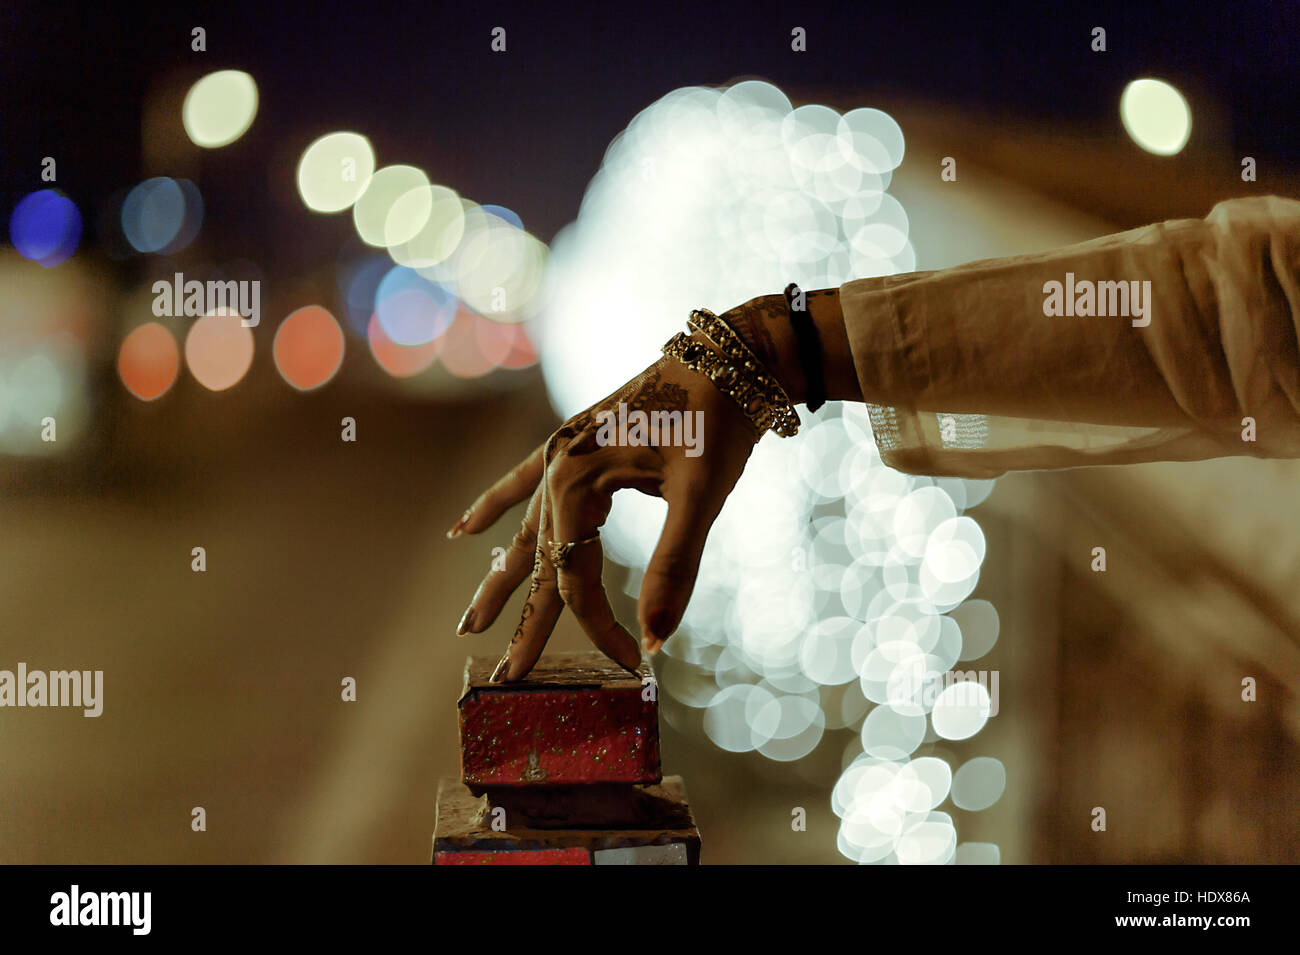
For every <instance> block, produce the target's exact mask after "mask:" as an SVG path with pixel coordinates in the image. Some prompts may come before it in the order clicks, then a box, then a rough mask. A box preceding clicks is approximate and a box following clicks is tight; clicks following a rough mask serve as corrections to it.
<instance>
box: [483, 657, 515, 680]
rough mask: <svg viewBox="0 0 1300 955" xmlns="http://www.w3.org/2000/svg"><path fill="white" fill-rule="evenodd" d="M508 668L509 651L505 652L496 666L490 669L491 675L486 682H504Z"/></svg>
mask: <svg viewBox="0 0 1300 955" xmlns="http://www.w3.org/2000/svg"><path fill="white" fill-rule="evenodd" d="M509 669H510V653H509V652H507V653H506V655H505V656H503V657H502V658H501V662H500V663H498V664H497V668H496V669H495V670H493V671H492V675H491V676H490V677H488V682H489V683H504V682H505V681H506V671H507V670H509Z"/></svg>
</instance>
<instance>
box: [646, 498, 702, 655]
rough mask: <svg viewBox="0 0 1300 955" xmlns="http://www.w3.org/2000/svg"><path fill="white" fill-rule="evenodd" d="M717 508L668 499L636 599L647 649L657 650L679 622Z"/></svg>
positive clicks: (695, 499)
mask: <svg viewBox="0 0 1300 955" xmlns="http://www.w3.org/2000/svg"><path fill="white" fill-rule="evenodd" d="M719 510H720V508H719V507H715V506H711V505H710V504H709V503H706V502H705V501H703V500H701V499H700V498H699V497H695V498H692V499H688V500H684V501H678V502H677V503H673V502H669V505H668V519H667V520H666V521H665V522H664V530H663V533H662V534H661V535H660V536H659V543H658V545H657V546H656V547H655V552H654V555H653V556H652V557H651V558H650V566H649V567H647V568H646V572H645V578H644V579H643V580H642V582H641V598H640V600H639V601H638V603H637V619H638V621H639V622H640V624H641V641H642V644H643V645H644V646H645V649H646V651H647V652H649V653H654V652H655V651H656V650H658V649H659V648H660V647H661V646H662V645H663V642H664V641H665V640H667V639H668V638H669V637H670V636H671V635H672V633H673V631H674V630H676V629H677V625H678V624H680V623H681V622H682V616H683V615H684V614H685V613H686V605H687V603H689V602H690V599H691V591H692V590H694V588H695V577H696V575H697V574H698V573H699V570H700V557H701V555H702V554H703V553H704V544H705V541H707V540H708V537H709V529H710V528H711V527H712V526H713V521H714V519H715V518H716V517H717V516H718V511H719Z"/></svg>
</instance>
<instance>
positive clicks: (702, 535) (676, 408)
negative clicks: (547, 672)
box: [447, 357, 759, 683]
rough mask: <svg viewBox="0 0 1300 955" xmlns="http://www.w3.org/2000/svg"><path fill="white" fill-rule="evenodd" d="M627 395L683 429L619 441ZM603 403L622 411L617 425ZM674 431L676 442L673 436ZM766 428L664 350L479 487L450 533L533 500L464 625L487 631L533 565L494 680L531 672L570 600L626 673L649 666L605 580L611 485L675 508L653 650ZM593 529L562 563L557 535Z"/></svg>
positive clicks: (653, 568) (658, 578)
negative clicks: (647, 442)
mask: <svg viewBox="0 0 1300 955" xmlns="http://www.w3.org/2000/svg"><path fill="white" fill-rule="evenodd" d="M620 403H624V404H625V405H626V410H627V412H629V413H630V412H632V411H633V410H641V411H645V412H655V411H660V412H680V414H681V424H682V427H679V428H678V429H676V431H675V432H668V429H667V428H663V429H661V431H662V432H667V433H661V434H660V435H659V442H658V444H657V445H652V446H641V447H637V446H629V445H628V444H627V443H625V442H622V443H620V440H619V438H618V437H617V435H618V431H617V428H618V424H617V422H618V417H617V416H618V412H619V404H620ZM603 412H610V413H612V414H613V415H614V416H615V417H614V419H613V423H612V424H611V423H610V420H609V416H608V415H606V414H603ZM688 416H689V420H687V419H688ZM602 425H603V426H604V427H602ZM627 430H628V431H629V432H631V431H632V430H633V429H632V428H631V427H629V428H628V429H627ZM674 434H675V435H676V436H677V438H678V443H675V444H674V443H669V442H670V440H671V436H672V435H674ZM758 437H759V435H758V434H757V432H756V431H755V429H754V427H753V426H752V425H751V424H750V423H749V420H748V419H747V418H746V417H745V416H744V415H743V414H742V413H741V411H740V409H739V408H738V407H736V405H735V404H734V403H733V402H732V400H731V399H730V398H728V397H727V396H726V395H725V394H723V393H722V392H721V391H720V390H718V389H717V388H716V387H715V386H714V385H713V383H712V382H711V381H709V379H708V378H706V377H704V376H703V375H701V374H698V373H697V372H693V371H691V370H690V369H688V368H687V367H686V366H685V365H683V364H681V363H680V362H678V361H676V360H675V359H671V358H667V357H665V358H661V359H660V360H659V361H657V362H655V363H654V364H653V365H651V366H650V367H649V368H647V369H646V370H645V371H643V372H642V373H641V374H640V375H638V376H637V377H636V378H634V379H632V381H630V382H628V384H627V385H625V386H624V387H623V388H621V389H619V390H618V391H617V392H615V393H614V394H612V395H610V396H609V397H608V398H605V399H604V400H602V401H599V402H597V403H596V404H594V405H592V406H591V407H590V408H588V409H587V410H586V411H583V412H581V413H580V414H577V415H575V416H574V417H572V418H570V419H569V420H568V421H566V422H565V423H564V425H563V426H562V427H561V428H560V429H559V430H558V431H556V432H555V433H554V434H553V435H551V437H550V438H549V439H548V440H547V441H546V443H545V444H544V445H542V446H541V447H540V448H538V449H537V450H536V451H534V452H533V453H532V454H530V455H529V456H528V457H527V458H525V459H524V461H522V462H521V463H520V464H519V465H517V466H516V467H514V468H513V469H511V470H510V471H509V472H508V473H507V474H506V475H505V476H504V477H502V478H501V479H500V480H499V481H497V482H496V483H495V484H494V485H492V487H491V488H489V489H488V490H487V491H485V492H484V493H483V494H482V495H480V496H479V498H478V499H477V500H476V501H475V502H474V503H473V504H472V505H471V506H470V508H469V510H467V511H466V512H465V513H464V515H463V516H462V517H461V519H460V520H459V521H457V523H456V524H455V525H454V526H453V527H452V529H451V530H449V531H448V532H447V536H448V537H452V538H454V537H459V536H460V535H461V534H462V533H465V534H478V533H481V532H483V531H484V530H486V529H487V528H489V527H491V526H492V525H493V524H494V523H495V522H496V520H497V519H498V518H499V517H500V516H501V515H502V514H503V513H504V512H505V511H506V510H508V509H509V508H511V507H513V506H514V505H515V504H517V503H519V502H520V501H522V500H524V499H525V498H529V502H528V510H527V512H526V514H525V515H524V519H523V524H522V526H521V527H520V528H519V531H518V533H516V534H515V537H514V541H513V542H512V543H511V545H510V548H509V550H508V552H507V554H506V558H505V561H504V566H503V567H502V568H501V569H500V570H493V571H492V572H490V573H489V574H488V575H487V577H485V578H484V580H483V583H482V584H480V585H479V588H478V591H477V592H476V593H475V595H474V599H473V600H472V601H471V602H470V605H469V607H468V609H466V611H465V614H464V616H463V617H462V618H461V622H460V626H459V628H458V632H459V633H462V634H464V633H480V632H482V631H483V630H485V629H487V628H488V627H489V626H491V625H492V622H493V621H494V620H496V618H497V616H498V614H500V612H501V608H502V607H503V606H504V605H505V602H506V600H507V599H508V598H509V596H510V594H511V593H512V592H513V591H514V590H515V588H516V587H518V586H519V584H520V583H521V582H522V581H523V580H524V579H525V578H527V577H529V576H530V574H531V582H530V584H529V589H528V597H527V600H526V602H525V603H524V607H523V612H522V614H521V615H520V618H519V626H518V627H517V628H516V629H515V634H514V638H513V639H512V640H511V641H510V646H509V647H508V648H507V649H506V652H505V655H504V656H503V657H502V658H501V662H500V663H499V664H498V665H497V668H496V670H495V671H494V672H493V675H492V680H493V682H496V683H500V682H510V681H515V680H521V679H523V678H524V677H525V676H527V674H528V672H529V671H530V670H531V669H532V668H533V665H534V664H535V663H536V662H537V659H538V657H540V656H541V654H542V650H543V648H544V647H545V646H546V641H547V639H548V638H549V637H550V635H551V630H552V629H553V628H554V626H555V622H556V620H558V619H559V616H560V613H561V611H562V610H563V609H564V607H566V606H567V607H568V608H569V609H570V610H571V611H573V614H574V616H576V617H577V619H578V622H579V623H580V624H581V625H582V629H583V630H584V631H585V632H586V634H587V636H588V637H589V638H590V639H591V642H592V643H594V644H595V645H596V646H597V647H599V648H600V649H601V650H602V651H604V652H605V654H606V655H608V656H609V657H610V658H611V659H613V660H615V661H616V662H617V663H619V664H620V665H621V666H623V667H625V668H627V669H629V670H634V669H635V668H636V667H637V666H638V665H639V664H640V662H641V651H640V649H639V648H638V646H637V641H636V640H635V638H633V637H632V635H631V634H630V633H628V631H627V630H626V629H624V628H623V626H622V625H621V624H619V622H618V620H617V619H615V617H614V613H613V610H612V609H611V608H610V605H609V600H608V599H607V598H606V596H605V591H604V587H603V585H602V583H601V570H602V567H603V562H604V553H603V550H602V548H601V545H600V540H599V537H598V536H597V534H598V533H599V530H600V527H601V525H602V524H603V523H604V522H605V519H606V517H607V516H608V515H609V508H610V503H611V499H612V496H613V494H614V492H615V491H617V490H619V489H621V488H635V489H636V490H638V491H640V492H642V493H643V494H652V495H654V496H655V497H662V498H663V499H664V500H666V501H667V502H668V517H667V520H666V522H665V524H664V529H663V533H662V535H661V536H660V538H659V544H658V546H657V547H656V548H655V552H654V556H653V557H652V558H651V560H650V565H649V567H648V568H647V570H646V574H645V579H644V580H643V582H642V585H641V598H640V602H639V604H638V607H637V617H638V620H639V622H640V629H641V634H642V638H643V645H644V646H645V649H646V650H647V651H648V652H651V653H653V652H654V651H655V650H657V649H659V647H660V646H662V645H663V642H664V640H666V639H667V638H668V636H669V635H670V634H672V632H673V631H674V630H675V629H676V628H677V626H678V624H679V623H680V622H681V619H682V615H683V614H684V613H685V611H686V604H687V602H688V601H689V600H690V596H691V591H692V589H693V587H694V585H695V577H696V573H697V572H698V570H699V565H700V556H701V554H702V552H703V550H704V543H705V540H706V539H707V537H708V533H709V529H710V528H711V527H712V526H713V522H714V520H715V519H716V518H717V516H718V512H719V511H721V510H722V505H723V503H724V502H725V501H726V499H727V495H728V494H730V493H731V489H732V488H733V487H735V484H736V481H737V480H738V479H739V478H740V475H741V472H742V471H743V470H744V468H745V462H746V461H748V459H749V455H750V452H751V451H752V450H753V446H754V443H755V442H756V441H757V439H758ZM611 438H613V439H614V440H612V441H611ZM683 439H685V442H686V443H684V442H683ZM590 538H595V539H594V540H592V541H590V542H589V543H581V544H579V545H578V546H576V547H574V548H572V550H571V551H570V553H569V554H568V555H567V557H564V558H562V561H561V563H562V564H563V566H562V567H560V568H559V569H558V570H557V568H556V567H555V565H554V563H553V562H552V560H551V557H550V553H549V549H548V547H547V544H548V543H549V542H552V541H554V542H578V541H583V542H586V541H588V540H589V539H590Z"/></svg>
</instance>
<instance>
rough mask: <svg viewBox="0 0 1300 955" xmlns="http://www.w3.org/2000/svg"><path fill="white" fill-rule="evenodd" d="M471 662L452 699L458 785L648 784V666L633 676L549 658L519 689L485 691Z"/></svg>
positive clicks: (656, 772)
mask: <svg viewBox="0 0 1300 955" xmlns="http://www.w3.org/2000/svg"><path fill="white" fill-rule="evenodd" d="M496 664H497V658H495V657H471V658H470V660H469V662H468V663H467V664H466V667H465V689H464V692H463V693H462V694H461V698H460V702H459V704H458V705H459V708H460V740H461V775H462V778H463V780H464V782H465V784H466V785H467V786H468V787H469V788H470V789H471V790H472V791H473V792H474V793H476V794H478V793H482V792H484V791H485V790H486V789H488V788H500V787H516V786H517V787H537V786H546V787H560V786H575V785H584V784H592V783H627V784H635V783H657V782H658V781H659V780H660V779H661V778H662V771H661V769H660V765H659V708H658V706H659V705H658V702H657V700H656V698H655V697H656V692H654V691H657V687H654V685H653V679H654V678H653V675H652V673H651V670H650V668H649V666H648V664H644V663H643V664H642V668H641V671H640V672H639V673H638V674H636V675H633V674H631V673H629V672H628V671H626V670H624V669H623V668H622V667H620V666H619V665H618V664H616V663H614V662H613V661H611V660H609V659H608V658H607V657H605V656H604V655H603V654H601V653H598V652H595V651H592V652H588V653H553V654H548V655H546V656H544V657H542V659H541V660H540V661H539V662H538V665H537V666H536V668H534V670H533V672H532V673H530V674H529V675H528V677H527V678H526V679H524V680H523V681H521V682H519V683H508V684H492V683H489V682H488V678H489V677H490V675H491V673H492V670H493V669H494V668H495V666H496Z"/></svg>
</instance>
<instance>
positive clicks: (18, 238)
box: [9, 189, 81, 268]
mask: <svg viewBox="0 0 1300 955" xmlns="http://www.w3.org/2000/svg"><path fill="white" fill-rule="evenodd" d="M9 240H10V241H11V242H12V243H13V245H14V248H15V249H17V250H18V254H19V255H21V256H22V257H23V258H26V259H31V260H32V261H33V262H39V263H40V264H41V265H43V266H45V267H46V268H51V267H53V266H55V265H58V264H59V263H60V262H63V261H64V260H66V259H67V258H68V257H69V256H71V255H72V253H74V252H76V251H77V244H78V243H79V242H80V241H81V213H80V212H79V211H78V210H77V205H76V203H74V202H73V201H72V200H71V199H69V198H68V197H67V196H65V195H63V194H62V193H59V192H57V191H55V190H53V189H40V190H37V191H36V192H33V193H29V194H28V195H26V196H24V197H23V198H22V199H21V200H19V202H18V204H17V205H16V206H14V211H13V212H12V213H11V214H10V216H9Z"/></svg>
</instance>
